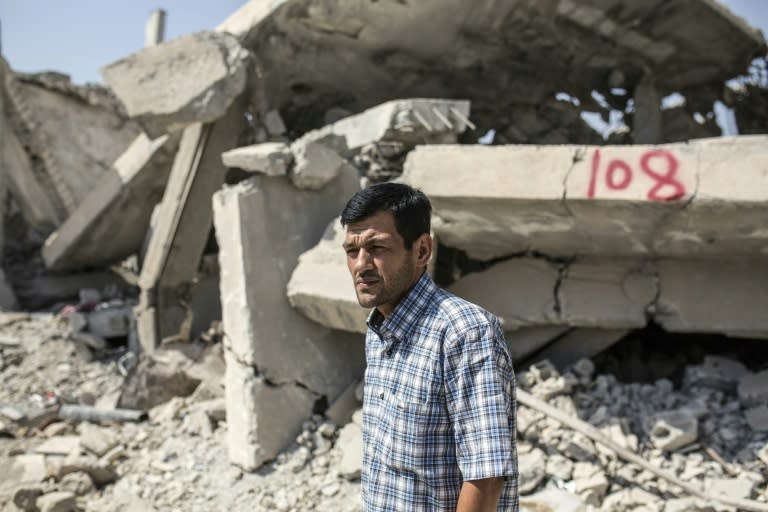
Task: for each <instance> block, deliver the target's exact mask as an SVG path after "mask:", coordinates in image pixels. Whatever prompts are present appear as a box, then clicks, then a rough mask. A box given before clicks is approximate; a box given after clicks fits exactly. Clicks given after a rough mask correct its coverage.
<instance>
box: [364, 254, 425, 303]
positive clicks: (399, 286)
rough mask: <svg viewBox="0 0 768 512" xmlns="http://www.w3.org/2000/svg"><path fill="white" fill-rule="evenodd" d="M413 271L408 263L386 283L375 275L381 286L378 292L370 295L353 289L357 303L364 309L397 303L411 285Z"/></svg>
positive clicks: (413, 268)
mask: <svg viewBox="0 0 768 512" xmlns="http://www.w3.org/2000/svg"><path fill="white" fill-rule="evenodd" d="M415 271H416V269H415V267H414V265H412V264H411V263H410V262H408V263H406V264H405V265H404V266H403V268H402V269H400V271H399V272H397V273H396V274H395V275H393V276H392V279H390V280H388V281H384V280H383V279H382V278H381V276H380V275H377V278H378V279H379V286H381V289H380V291H379V292H378V293H377V294H375V295H371V294H365V293H362V292H360V290H358V289H357V287H355V293H356V295H357V302H358V303H359V304H360V305H361V306H362V307H364V308H375V307H378V306H381V305H382V304H387V303H396V302H399V301H400V300H401V299H402V298H403V296H404V295H405V294H406V293H407V292H408V290H409V289H410V287H411V285H412V284H413V283H412V281H413V279H414V275H415Z"/></svg>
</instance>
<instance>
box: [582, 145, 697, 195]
mask: <svg viewBox="0 0 768 512" xmlns="http://www.w3.org/2000/svg"><path fill="white" fill-rule="evenodd" d="M653 162H661V163H660V164H658V166H661V168H659V167H657V165H656V164H654V165H652V163H653ZM679 168H680V162H679V161H678V160H677V158H675V156H674V155H673V154H672V153H670V152H669V151H666V150H664V149H655V150H651V151H646V152H645V153H643V154H642V156H641V157H640V170H641V171H642V172H643V173H644V174H645V175H646V176H648V177H649V178H651V179H652V180H653V181H654V184H653V186H652V187H651V188H650V189H649V190H648V195H647V197H648V199H649V200H651V201H674V200H676V199H680V198H681V197H684V196H685V186H684V185H683V184H682V183H680V182H679V181H677V179H676V178H675V176H676V175H677V171H678V169H679ZM599 175H600V150H599V149H595V152H594V153H593V154H592V172H591V174H590V177H589V189H588V190H587V197H589V198H590V199H591V198H593V197H595V192H596V190H597V183H598V178H599ZM604 179H605V186H606V187H607V188H608V189H609V190H625V189H626V188H628V187H629V186H630V185H631V184H632V181H633V180H634V172H633V170H632V166H631V165H629V164H628V163H627V162H625V161H624V160H622V159H620V158H615V159H613V160H611V161H610V162H608V165H607V166H606V168H605V176H604Z"/></svg>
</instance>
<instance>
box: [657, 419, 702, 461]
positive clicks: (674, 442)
mask: <svg viewBox="0 0 768 512" xmlns="http://www.w3.org/2000/svg"><path fill="white" fill-rule="evenodd" d="M698 423H699V422H698V420H697V419H696V417H695V416H693V415H692V414H690V413H688V412H686V411H682V410H677V411H666V412H662V413H658V414H656V415H655V416H654V418H653V424H652V427H651V429H650V437H651V442H652V443H653V444H654V445H655V446H657V447H658V448H661V449H662V450H664V451H674V450H677V449H679V448H682V447H683V446H686V445H689V444H691V443H693V442H694V441H696V439H698V436H699V433H698V432H699V430H698Z"/></svg>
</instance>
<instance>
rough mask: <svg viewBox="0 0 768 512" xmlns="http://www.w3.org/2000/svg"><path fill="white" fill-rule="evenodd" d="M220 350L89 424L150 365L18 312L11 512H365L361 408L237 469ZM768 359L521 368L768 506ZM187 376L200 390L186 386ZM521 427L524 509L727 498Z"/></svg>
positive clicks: (164, 370) (524, 417)
mask: <svg viewBox="0 0 768 512" xmlns="http://www.w3.org/2000/svg"><path fill="white" fill-rule="evenodd" d="M639 342H640V343H641V344H642V343H644V340H642V339H641V340H639ZM220 349H221V345H220V344H215V345H200V344H193V345H190V344H187V345H177V346H176V347H175V348H171V347H169V348H168V349H166V350H159V351H157V352H156V353H155V354H154V356H153V357H152V358H151V359H147V360H143V361H142V362H141V363H140V364H142V365H145V366H147V365H150V364H151V366H152V367H153V370H152V371H151V372H150V375H152V379H145V385H144V387H143V388H142V389H143V390H144V395H143V396H144V398H143V399H142V400H143V403H141V404H139V403H138V402H136V403H134V404H130V405H131V406H132V407H138V406H141V407H142V408H144V411H146V412H147V416H148V419H147V420H145V421H143V422H135V421H125V420H122V421H118V420H116V419H114V417H113V418H112V419H111V420H110V421H103V420H102V421H98V420H96V419H94V418H93V417H92V419H91V420H90V421H83V418H82V417H81V418H79V419H78V418H75V417H71V416H70V417H69V418H65V417H63V416H65V415H63V414H62V411H66V410H67V408H69V409H72V408H73V407H75V406H77V407H80V408H87V407H88V406H94V405H96V406H97V407H96V409H98V410H102V411H103V410H109V409H108V407H109V406H108V405H107V402H108V401H112V403H113V404H114V403H117V402H118V401H120V400H121V396H120V395H122V396H123V397H125V398H133V397H136V396H137V395H136V393H135V390H136V389H137V388H136V387H135V385H134V383H133V381H134V380H135V375H137V373H133V372H135V370H132V371H128V372H125V371H124V370H125V366H126V364H125V361H123V362H120V361H115V360H114V359H111V358H110V357H105V356H107V355H108V352H105V351H104V349H97V348H92V347H88V346H84V345H83V344H81V343H79V342H78V341H77V340H76V339H73V338H71V330H70V329H69V327H68V325H66V324H62V323H61V322H60V321H57V320H56V319H55V318H53V317H51V316H43V315H31V316H30V315H16V314H13V315H4V316H3V318H2V322H0V356H2V357H0V378H2V380H3V382H6V383H8V386H4V387H3V388H2V390H0V432H1V433H2V435H1V437H0V461H2V464H3V467H7V468H12V471H10V472H9V473H6V475H8V478H4V479H3V481H2V483H0V508H1V509H3V510H35V508H34V507H37V509H39V510H65V511H67V510H76V508H75V507H77V510H86V511H94V512H95V511H98V510H105V509H109V510H115V511H118V512H123V511H135V510H146V511H152V510H173V509H176V508H178V509H182V510H192V511H194V510H200V511H203V510H212V509H216V510H219V509H225V508H226V509H230V510H282V511H289V510H349V511H354V510H362V506H361V503H360V494H359V492H360V488H359V476H360V464H361V462H362V452H361V450H362V438H361V433H360V412H359V411H357V412H355V413H354V414H353V415H352V419H351V421H349V420H348V419H345V420H343V421H340V422H339V423H334V422H332V421H330V420H329V419H327V418H326V417H324V416H322V415H315V416H312V417H311V418H309V419H308V420H307V421H305V422H303V424H302V425H301V427H300V429H299V430H298V434H297V435H296V436H295V437H291V438H290V439H289V441H288V446H287V448H286V449H285V450H284V451H283V452H282V453H280V454H279V455H277V456H276V457H275V458H274V460H272V461H269V462H267V463H266V464H265V465H264V466H263V468H262V469H261V470H259V471H258V472H256V473H244V472H242V471H241V470H240V469H238V468H237V467H235V466H232V465H231V463H230V459H229V455H228V453H227V447H226V445H227V442H226V439H227V437H228V436H229V435H230V433H229V429H230V425H229V421H228V419H227V413H226V411H225V398H224V389H223V384H224V381H225V364H224V358H223V354H222V353H221V350H220ZM678 352H679V351H678ZM672 354H673V352H672V351H671V352H670V355H672ZM623 362H624V364H626V365H637V364H644V363H642V362H641V361H639V360H635V361H631V360H627V359H624V361H623ZM756 363H757V364H763V365H764V364H765V359H764V358H762V363H760V362H758V361H755V360H754V358H753V360H751V361H745V362H741V361H739V360H738V359H732V358H728V357H724V356H707V357H705V358H704V359H703V360H700V361H699V362H698V363H695V364H689V365H687V366H686V367H685V368H684V370H685V371H684V375H683V378H682V379H681V380H680V381H677V382H676V383H673V381H671V380H669V379H666V378H660V379H657V380H655V381H649V382H622V381H619V380H617V378H616V377H615V376H614V375H611V374H605V373H601V372H599V371H597V370H596V369H595V364H594V363H593V362H591V361H590V360H580V361H578V362H577V363H576V364H574V365H572V366H571V367H569V368H568V369H567V370H565V371H563V372H560V371H558V370H557V369H556V368H555V367H554V366H553V365H551V364H550V363H548V362H540V363H538V364H536V365H533V366H531V367H529V368H527V369H526V370H525V371H518V382H519V386H520V395H521V396H520V397H519V398H522V394H523V393H527V394H528V395H530V396H533V397H536V398H538V399H540V400H542V401H544V402H546V403H547V404H549V405H550V406H553V407H555V408H556V409H557V410H558V411H560V412H561V413H563V414H564V415H565V416H567V417H568V418H572V419H573V420H574V421H583V422H586V423H587V424H589V425H591V426H593V427H594V428H596V429H598V430H599V432H600V433H602V434H603V435H604V436H606V437H607V438H608V439H609V440H610V441H611V442H613V443H615V444H616V445H618V446H619V447H620V448H623V449H626V450H629V451H631V452H632V453H637V454H639V455H640V456H641V457H642V459H643V462H644V463H647V464H651V465H653V466H654V467H658V468H661V469H662V470H664V471H666V472H667V473H669V474H671V475H673V477H674V479H677V480H679V482H682V483H683V484H687V485H694V486H697V487H699V488H700V489H701V490H702V491H703V492H704V493H706V494H707V495H709V496H713V497H714V496H717V495H718V494H719V493H722V496H723V497H725V498H726V499H736V500H738V499H741V500H751V501H750V502H749V503H751V504H752V506H753V507H758V506H760V503H762V506H764V507H765V506H768V424H766V422H765V419H763V420H758V421H756V420H755V418H756V417H757V416H759V414H758V415H753V414H752V413H751V412H750V411H752V410H753V409H760V408H762V409H765V408H768V397H766V395H765V390H766V389H768V384H767V382H766V379H767V378H768V374H766V371H765V370H762V371H755V370H752V369H750V367H749V366H747V365H750V366H751V365H753V364H756ZM647 364H653V363H647ZM121 368H122V370H121ZM520 370H522V368H521V369H520ZM651 370H652V369H651ZM656 370H657V371H658V368H657V369H656ZM227 371H228V370H227ZM182 379H185V380H186V381H187V382H189V383H190V385H189V386H185V387H184V389H182V387H180V386H174V385H173V384H172V383H173V382H179V381H180V380H182ZM171 388H173V389H174V392H173V393H166V394H165V395H164V396H161V395H162V393H161V392H162V391H164V390H166V389H171ZM355 391H356V392H357V393H356V392H355ZM360 391H361V390H360V389H357V390H354V389H353V390H352V398H351V401H350V402H349V404H350V406H351V409H352V410H354V409H355V408H357V407H359V404H360V402H359V397H360ZM171 395H174V396H171ZM355 395H357V397H355ZM135 419H136V418H134V420H135ZM347 422H348V423H347ZM342 423H344V424H343V425H342ZM517 429H518V439H519V445H518V450H519V457H520V460H519V462H520V475H521V480H520V489H521V493H522V499H521V505H522V510H526V511H527V510H540V509H541V507H542V506H544V505H546V504H549V505H550V506H553V507H555V506H556V507H555V509H556V510H574V511H586V510H588V508H587V507H588V506H592V507H594V508H592V510H602V511H606V512H608V511H626V510H650V511H660V512H661V511H667V512H671V511H679V510H687V511H701V512H703V511H706V510H712V509H713V508H712V507H716V505H715V503H714V501H715V498H712V499H709V500H696V499H693V498H691V497H690V496H688V495H687V493H685V492H681V490H680V489H679V488H678V486H677V485H676V482H671V481H669V480H665V479H663V478H660V477H659V476H658V475H656V474H654V473H653V472H650V471H648V469H646V468H644V467H642V466H640V465H638V464H634V463H627V462H626V461H624V460H623V459H622V458H621V456H620V454H619V453H618V452H617V451H615V450H614V449H611V448H608V447H606V446H605V445H602V444H600V443H596V442H595V441H594V440H593V439H591V438H590V437H589V436H587V435H585V434H584V433H582V432H580V431H577V430H572V429H571V428H569V427H566V426H563V425H562V424H560V423H559V422H558V421H555V419H554V418H553V417H552V416H549V415H546V414H542V413H541V412H539V411H538V410H537V409H535V408H532V407H530V406H528V405H526V404H525V402H523V401H521V402H520V407H519V411H518V423H517ZM169 432H173V435H170V436H169V435H168V433H169ZM11 503H15V507H14V505H12V504H11ZM56 507H58V508H56ZM537 507H538V508H537ZM568 507H570V508H568ZM717 507H718V508H717V509H718V510H735V509H734V508H728V507H725V506H717ZM752 509H754V510H760V509H759V508H752Z"/></svg>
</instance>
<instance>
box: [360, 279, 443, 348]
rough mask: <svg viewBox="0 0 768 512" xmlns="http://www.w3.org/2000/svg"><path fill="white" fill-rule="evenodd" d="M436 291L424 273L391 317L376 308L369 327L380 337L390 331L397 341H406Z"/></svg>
mask: <svg viewBox="0 0 768 512" xmlns="http://www.w3.org/2000/svg"><path fill="white" fill-rule="evenodd" d="M435 290H437V286H436V285H435V283H433V282H432V278H431V277H430V276H429V273H427V272H424V273H423V274H422V275H421V277H420V278H419V280H418V281H417V282H416V284H415V285H414V286H413V288H411V291H409V292H408V294H407V295H406V296H405V298H404V299H403V300H401V301H400V303H399V304H398V305H397V306H395V309H394V310H393V311H392V314H391V315H389V316H388V317H386V318H385V317H384V315H382V314H381V313H380V312H379V310H378V309H377V308H374V309H373V310H372V311H371V314H370V315H368V322H367V323H368V327H369V328H371V329H373V331H374V332H376V333H377V334H379V335H381V334H382V333H383V332H386V331H388V332H390V333H392V335H393V336H394V338H395V339H396V340H397V341H399V342H402V341H406V340H407V339H408V333H409V331H410V330H411V328H413V326H414V325H415V324H414V322H413V321H414V320H415V319H416V318H418V316H419V314H420V313H421V312H422V311H423V310H424V308H425V307H426V306H427V304H428V303H429V300H430V299H431V298H432V295H433V294H434V293H435Z"/></svg>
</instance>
